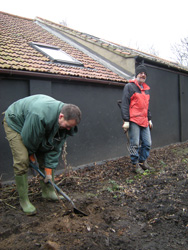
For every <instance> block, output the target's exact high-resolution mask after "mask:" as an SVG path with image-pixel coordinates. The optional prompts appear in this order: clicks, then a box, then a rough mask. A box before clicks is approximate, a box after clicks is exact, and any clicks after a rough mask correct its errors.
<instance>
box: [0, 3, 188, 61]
mask: <svg viewBox="0 0 188 250" xmlns="http://www.w3.org/2000/svg"><path fill="white" fill-rule="evenodd" d="M187 7H188V1H187V0H179V1H172V0H156V1H155V0H116V1H114V0H111V1H109V0H95V1H93V0H53V1H46V0H45V1H44V0H32V1H27V0H9V1H1V4H0V10H1V11H4V12H7V13H10V14H14V15H18V16H22V17H28V18H35V17H37V16H38V17H41V18H45V19H48V20H50V21H53V22H56V23H59V22H61V21H65V22H66V23H67V25H68V27H70V28H73V29H76V30H78V31H81V32H85V33H88V34H91V35H93V36H97V37H99V38H102V39H105V40H108V41H111V42H115V43H118V44H120V45H123V46H127V47H130V48H134V49H140V50H143V51H144V50H145V49H148V48H151V47H154V49H155V50H156V51H157V52H158V53H159V56H160V57H162V58H164V59H170V60H172V58H173V55H172V51H171V45H174V44H175V43H179V42H180V39H182V38H185V37H188V14H187Z"/></svg>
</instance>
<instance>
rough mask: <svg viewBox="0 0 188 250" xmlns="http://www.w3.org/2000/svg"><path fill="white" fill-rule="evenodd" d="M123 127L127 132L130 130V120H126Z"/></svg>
mask: <svg viewBox="0 0 188 250" xmlns="http://www.w3.org/2000/svg"><path fill="white" fill-rule="evenodd" d="M122 128H123V130H124V132H125V133H126V132H127V131H128V130H129V122H124V123H123V126H122Z"/></svg>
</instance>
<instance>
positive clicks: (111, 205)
mask: <svg viewBox="0 0 188 250" xmlns="http://www.w3.org/2000/svg"><path fill="white" fill-rule="evenodd" d="M148 163H149V164H150V165H151V166H153V167H154V168H155V171H154V172H149V171H145V173H144V174H142V175H138V174H135V173H134V172H133V169H132V166H131V164H130V160H129V157H123V158H120V159H117V160H113V161H107V162H104V164H101V165H97V164H96V165H95V166H93V167H86V168H84V169H82V170H81V169H80V170H77V171H69V172H67V173H64V174H62V175H59V176H56V184H57V185H58V186H59V187H60V188H61V189H62V190H63V192H65V193H66V194H67V195H68V196H69V197H70V198H71V199H72V200H73V201H74V203H75V205H76V207H77V208H78V209H80V210H82V211H84V212H85V213H87V214H88V216H80V215H78V214H75V213H74V212H73V210H72V209H71V204H70V202H68V201H67V200H64V201H63V203H62V202H59V201H57V202H49V201H46V200H43V199H42V198H41V191H40V185H39V178H38V177H33V178H32V179H31V180H30V181H29V194H30V195H29V197H30V200H31V202H32V203H33V205H34V206H36V208H37V214H36V215H35V216H26V215H25V214H24V213H23V212H22V211H21V209H20V206H19V200H18V195H17V192H16V189H15V185H9V186H4V185H3V186H1V188H0V195H1V197H0V214H1V215H0V249H14V250H17V249H19V250H22V249H23V250H28V249H29V250H30V249H31V250H37V249H54V250H58V249H59V250H60V249H62V250H69V249H71V250H84V249H93V250H100V249H108V250H109V249H113V250H116V249H117V250H120V249H122V250H156V249H160V250H167V249H168V250H173V249H175V250H180V249H181V250H185V249H188V178H187V177H188V142H185V143H181V144H175V145H170V146H167V147H164V148H160V149H154V150H152V151H151V154H150V158H149V159H148Z"/></svg>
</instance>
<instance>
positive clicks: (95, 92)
mask: <svg viewBox="0 0 188 250" xmlns="http://www.w3.org/2000/svg"><path fill="white" fill-rule="evenodd" d="M147 68H148V78H147V83H148V85H149V86H150V87H151V101H150V103H151V105H150V109H151V112H152V121H153V124H154V128H153V130H152V141H153V146H152V147H153V148H155V147H160V146H164V145H168V144H171V143H176V142H180V141H185V140H188V109H187V99H188V77H187V76H183V75H178V74H176V73H173V72H169V71H166V70H163V69H157V68H153V67H147ZM122 91H123V87H118V86H117V87H114V86H110V85H99V84H89V83H78V82H72V81H50V80H48V81H45V80H39V79H38V80H34V79H32V80H22V79H20V80H18V79H3V78H1V79H0V112H1V113H2V112H3V111H5V110H6V108H7V107H8V106H9V105H10V104H11V103H12V102H14V101H16V100H18V99H20V98H23V97H25V96H28V95H32V94H38V93H43V94H47V95H50V96H52V97H54V98H56V99H58V100H61V101H63V102H65V103H73V104H76V105H78V106H79V107H80V109H81V110H82V121H81V123H80V125H79V133H78V134H77V135H75V136H74V137H69V138H68V140H67V143H68V148H67V152H68V155H67V160H68V165H70V166H71V167H73V168H74V167H77V166H81V165H85V164H89V163H94V162H98V161H103V160H107V159H113V158H116V157H121V156H124V155H128V152H127V149H126V136H125V135H124V133H123V130H122V128H121V126H122V119H121V115H120V110H119V107H118V105H117V100H119V99H121V97H122ZM1 118H3V116H1ZM1 120H2V119H1ZM63 167H64V164H63V162H62V160H61V161H60V164H59V167H58V169H62V168H63ZM0 176H1V178H2V179H3V180H14V177H13V169H12V156H11V152H10V149H9V146H8V142H7V141H6V139H5V133H4V130H3V126H0Z"/></svg>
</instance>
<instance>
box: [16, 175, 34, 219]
mask: <svg viewBox="0 0 188 250" xmlns="http://www.w3.org/2000/svg"><path fill="white" fill-rule="evenodd" d="M15 180H16V189H17V191H18V194H19V200H20V206H21V207H22V209H23V211H24V213H26V214H27V215H34V214H36V208H35V207H34V206H33V205H32V204H31V202H30V201H29V198H28V180H27V174H24V175H16V176H15Z"/></svg>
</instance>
